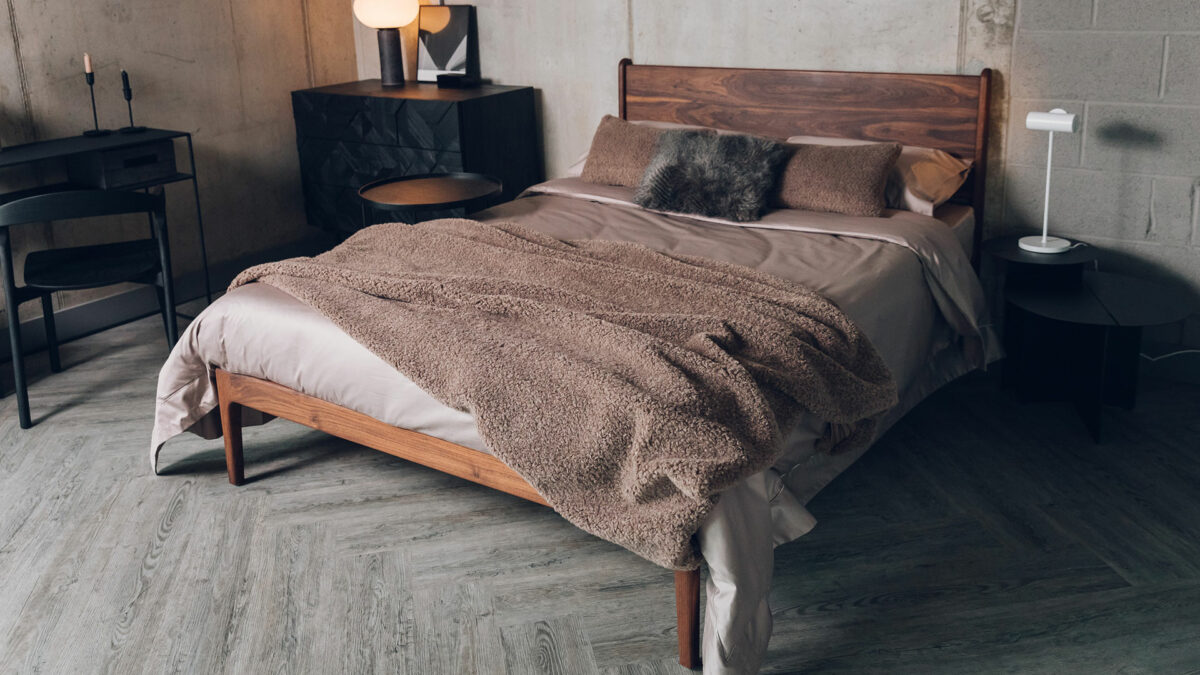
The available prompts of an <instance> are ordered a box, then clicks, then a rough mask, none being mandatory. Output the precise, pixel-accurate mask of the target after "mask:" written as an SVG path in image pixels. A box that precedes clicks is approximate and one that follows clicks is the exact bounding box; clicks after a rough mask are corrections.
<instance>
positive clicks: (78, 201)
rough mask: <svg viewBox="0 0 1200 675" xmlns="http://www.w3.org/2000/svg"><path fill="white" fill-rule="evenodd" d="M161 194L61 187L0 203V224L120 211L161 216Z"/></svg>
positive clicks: (95, 215)
mask: <svg viewBox="0 0 1200 675" xmlns="http://www.w3.org/2000/svg"><path fill="white" fill-rule="evenodd" d="M164 208H165V207H164V201H163V196H162V194H143V193H141V192H123V191H121V190H64V191H61V192H48V193H45V194H40V195H36V196H33V197H25V198H23V199H17V200H14V201H11V202H9V203H7V204H4V205H2V206H0V227H8V226H10V225H22V224H25V223H38V222H44V221H51V220H66V219H68V218H92V217H97V216H111V215H117V214H121V213H153V214H157V215H158V216H162V215H163V214H164V213H165V211H164Z"/></svg>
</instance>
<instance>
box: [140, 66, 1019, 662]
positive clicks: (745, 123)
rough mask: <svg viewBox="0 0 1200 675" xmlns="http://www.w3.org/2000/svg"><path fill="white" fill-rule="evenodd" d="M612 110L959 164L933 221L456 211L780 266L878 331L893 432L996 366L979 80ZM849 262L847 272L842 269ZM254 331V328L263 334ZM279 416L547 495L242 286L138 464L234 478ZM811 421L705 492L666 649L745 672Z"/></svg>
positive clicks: (475, 439)
mask: <svg viewBox="0 0 1200 675" xmlns="http://www.w3.org/2000/svg"><path fill="white" fill-rule="evenodd" d="M619 84H620V95H619V102H620V115H621V117H622V118H624V119H629V120H648V121H658V122H670V123H680V124H690V125H700V126H708V127H717V128H722V129H732V130H736V131H742V132H747V133H755V134H761V135H766V136H772V137H778V138H786V137H789V136H794V135H818V136H836V137H846V138H856V139H865V140H872V141H896V142H900V143H904V144H908V145H919V146H924V147H930V148H936V149H940V150H944V151H946V152H949V153H951V154H953V155H955V156H957V157H960V158H962V159H965V160H969V161H972V162H973V163H974V167H975V168H974V170H973V172H972V174H971V176H970V177H969V178H968V180H967V182H966V183H965V184H964V186H963V188H962V190H961V191H960V193H959V194H958V195H957V197H956V198H955V200H953V201H954V202H955V203H952V204H947V205H944V206H943V207H941V208H940V209H939V210H938V211H937V212H935V214H934V217H927V216H919V215H917V214H913V213H910V212H906V211H905V212H901V211H888V212H887V214H886V217H884V218H852V217H845V216H835V215H831V214H817V213H808V212H803V213H793V212H788V210H780V211H776V212H772V213H770V214H768V216H767V217H765V218H764V219H763V221H762V222H759V223H754V224H751V225H750V226H745V225H737V224H734V223H729V222H723V221H720V220H718V219H706V218H698V217H689V216H681V215H676V214H664V213H657V212H650V211H646V210H643V209H640V208H638V207H636V206H634V205H633V204H632V203H631V201H630V200H631V196H630V194H629V191H628V190H622V189H620V188H613V187H608V186H597V185H589V184H586V183H583V182H582V181H581V180H580V179H579V178H577V177H572V176H568V177H565V178H562V179H558V180H553V181H549V182H547V183H544V184H541V185H539V186H535V187H534V188H532V189H531V190H530V191H528V192H527V193H526V194H525V195H524V196H523V197H522V198H520V199H517V200H516V201H514V202H510V203H508V204H504V205H501V206H498V207H495V208H493V209H490V210H488V211H485V212H483V213H481V214H476V215H475V216H473V217H474V218H477V219H479V220H482V221H485V222H502V221H512V222H516V223H519V224H521V225H522V226H525V227H530V228H533V229H535V230H537V231H539V232H543V233H546V234H549V235H551V236H554V237H561V238H568V239H570V238H574V239H608V240H614V241H630V242H637V243H641V244H645V245H648V246H650V247H652V248H655V249H657V250H664V251H670V252H671V253H673V254H680V255H696V256H706V257H713V258H716V259H719V260H722V261H724V262H729V263H734V264H737V265H744V266H747V267H751V268H754V269H757V270H760V271H763V272H766V273H768V274H772V275H778V276H781V277H789V278H791V279H793V280H795V281H798V282H801V283H804V284H805V285H807V286H809V287H811V288H813V289H814V290H816V291H817V292H819V293H821V294H822V295H825V296H827V297H829V298H832V299H833V300H834V301H835V302H836V303H837V304H838V305H839V306H840V307H841V308H842V309H843V310H844V311H845V312H846V314H847V315H848V316H849V317H850V318H851V319H853V320H854V322H855V323H856V324H858V325H859V326H860V327H861V328H862V330H863V331H864V332H865V333H866V334H867V335H868V336H870V337H871V339H872V340H873V341H874V342H875V344H876V347H877V348H878V350H879V352H880V354H881V356H882V357H883V359H884V361H885V362H887V364H888V366H889V367H890V368H891V369H892V371H893V374H894V375H895V378H896V381H897V383H898V385H899V390H900V396H899V404H898V405H896V406H895V407H894V408H893V409H891V410H890V411H889V412H888V413H887V415H886V416H885V417H884V419H883V423H882V424H881V425H880V428H879V433H882V431H883V430H884V429H886V428H887V426H889V425H890V424H891V423H893V422H894V421H895V420H896V419H898V418H899V417H900V416H901V415H903V414H904V413H905V412H906V411H907V410H909V409H911V408H912V407H913V406H914V405H916V404H917V403H918V402H919V401H920V400H922V399H923V398H924V397H925V396H927V395H928V394H929V393H931V392H932V391H934V390H935V389H937V388H938V387H940V386H942V385H943V384H945V383H946V382H949V381H950V380H952V379H954V378H955V377H957V376H959V375H961V374H963V373H965V372H968V371H969V370H971V369H974V368H977V367H979V366H981V365H983V364H985V363H986V362H988V361H989V360H991V359H993V358H995V357H996V346H995V345H996V341H995V339H994V336H993V335H992V334H991V327H990V325H989V324H988V320H987V316H986V311H985V310H984V308H983V305H982V293H981V291H980V289H979V288H978V282H977V280H976V279H975V277H974V274H973V270H972V268H971V259H972V258H973V257H974V256H975V255H976V254H977V251H978V248H979V247H978V243H979V238H980V231H981V228H980V227H979V224H980V223H981V222H982V209H983V204H984V186H985V181H986V177H985V175H984V167H985V166H986V159H987V110H988V102H989V100H988V96H989V86H990V73H989V72H988V71H984V72H983V73H982V74H981V75H979V76H960V75H915V74H881V73H845V72H820V71H798V70H749V69H726V68H695V67H671V66H642V65H634V64H633V63H631V62H630V61H628V60H625V61H622V62H621V64H620V67H619ZM848 270H849V271H850V273H846V272H847V271H848ZM263 325H270V326H271V327H272V330H271V331H270V333H271V337H270V338H269V339H266V338H264V336H263V331H262V326H263ZM272 416H274V417H283V418H286V419H290V420H293V421H296V422H299V423H301V424H305V425H307V426H310V427H312V428H315V429H318V430H322V431H325V432H327V433H330V434H333V435H336V436H339V437H343V438H346V439H348V440H351V441H354V442H357V443H360V444H362V445H365V446H368V447H371V448H375V449H377V450H381V451H383V452H387V453H390V454H392V455H395V456H397V457H401V458H403V459H406V460H410V461H414V462H417V463H420V464H423V465H426V466H429V467H431V468H434V469H436V470H439V471H443V472H446V473H449V474H453V475H455V476H459V477H462V478H465V479H467V480H471V481H474V482H476V483H478V484H480V485H484V486H487V487H490V488H493V489H497V490H501V491H503V492H506V493H509V494H512V495H514V496H516V497H519V498H522V499H526V500H529V501H533V502H536V503H539V504H547V502H546V500H545V499H544V498H543V497H542V495H541V494H539V492H538V491H537V490H536V489H534V488H533V487H532V486H531V485H530V484H529V483H528V482H527V481H526V480H524V479H523V478H522V477H521V475H519V474H518V473H516V472H515V471H513V470H512V469H510V468H509V467H508V466H507V465H506V464H505V463H504V462H501V461H500V460H498V459H497V458H496V457H495V456H493V455H492V454H490V453H489V451H488V448H487V446H486V444H485V443H484V442H483V441H482V439H481V438H480V435H479V433H478V432H477V430H476V428H475V424H474V421H473V419H472V417H471V415H470V413H467V412H464V411H462V410H456V409H453V408H451V407H448V406H446V405H444V404H442V403H441V402H439V401H438V400H437V399H435V398H433V397H432V396H430V395H429V394H428V393H426V392H424V391H422V390H421V388H420V387H418V386H417V385H416V384H414V383H413V382H412V381H411V380H409V379H408V378H406V377H405V376H404V375H402V374H400V373H399V372H397V371H396V370H395V369H394V368H391V367H390V366H388V365H387V364H386V363H385V362H383V361H381V360H380V359H379V357H378V356H376V355H375V354H374V353H372V352H371V351H369V350H368V349H366V348H365V347H363V346H362V345H360V344H358V343H357V342H355V341H354V340H353V339H351V338H350V337H349V336H347V335H346V334H345V333H344V332H342V331H341V330H339V328H338V327H337V326H335V325H334V324H333V323H332V322H330V321H329V320H328V319H326V318H325V317H324V316H322V315H321V314H319V313H317V312H316V311H315V310H313V309H312V308H310V307H308V306H307V305H305V304H304V303H302V302H300V301H299V300H297V299H295V298H293V297H291V296H289V295H288V294H287V293H285V292H283V291H281V290H279V289H276V288H273V287H271V286H267V285H264V284H250V285H246V286H242V287H239V288H237V289H235V290H233V291H231V292H230V293H228V294H227V295H226V296H225V297H223V298H222V299H221V300H219V301H217V302H215V303H214V304H213V305H212V306H210V307H209V308H208V309H206V310H205V312H203V313H202V314H201V315H200V316H199V317H197V320H196V321H194V322H193V323H192V324H191V326H189V328H188V330H187V331H186V332H185V334H184V336H183V337H182V339H181V340H180V342H179V344H178V345H177V346H176V348H175V350H174V351H173V353H172V356H171V358H170V359H169V360H168V363H167V365H166V366H164V369H163V374H162V375H161V376H160V382H159V400H158V406H157V411H156V419H155V431H154V436H153V438H152V443H151V445H152V447H151V453H152V462H153V463H155V465H156V463H157V456H158V451H159V450H160V449H161V447H162V445H163V443H164V442H165V441H166V440H168V439H169V438H171V437H173V436H175V435H177V434H179V433H181V432H183V431H192V432H194V433H198V434H200V435H202V436H205V437H209V438H216V437H217V436H219V435H221V434H222V432H223V435H224V444H225V453H226V463H227V467H228V472H229V480H230V482H231V483H233V484H235V485H238V484H241V483H242V482H243V481H244V479H245V472H244V459H243V451H242V440H241V428H242V427H243V426H244V425H247V424H256V423H261V422H263V421H265V420H267V419H269V418H270V417H272ZM825 426H826V425H825V424H824V423H823V422H822V420H819V419H806V420H804V421H803V422H802V423H800V424H797V425H796V426H795V427H794V428H792V429H791V430H790V431H789V433H788V434H787V436H786V438H785V439H784V450H783V452H782V453H781V455H780V456H779V459H778V461H777V462H776V463H775V464H774V465H772V467H771V468H769V469H767V470H765V471H762V472H761V473H758V474H755V475H754V476H752V477H751V478H749V479H748V480H746V481H745V482H744V483H742V484H739V485H738V486H736V487H735V488H731V489H729V490H727V491H725V492H723V493H722V495H721V498H720V501H719V502H718V503H717V508H716V510H715V511H714V512H713V513H712V514H710V515H709V517H708V520H707V521H706V522H705V523H704V525H703V526H702V528H701V529H700V531H699V532H698V533H697V535H696V536H697V540H698V542H699V543H698V546H699V549H700V550H701V552H702V553H703V557H704V559H705V562H706V564H707V565H708V567H709V581H708V586H707V590H708V593H707V596H708V598H707V621H706V625H705V626H704V627H703V628H704V639H703V643H702V642H701V636H700V633H701V625H700V621H699V610H700V590H701V588H700V587H701V577H700V573H699V570H695V569H683V570H676V571H675V573H674V580H675V588H676V604H677V606H676V609H677V618H678V637H679V660H680V663H681V664H682V665H684V666H686V667H689V668H697V667H699V666H700V665H701V662H702V658H701V651H702V649H701V648H702V647H703V662H704V667H705V671H706V672H746V671H750V670H754V669H756V668H757V666H758V664H759V661H760V660H761V657H762V654H763V652H764V651H765V647H766V641H767V639H768V638H769V636H770V630H771V618H770V613H769V608H768V607H767V605H766V594H767V591H768V590H769V586H770V575H771V560H772V553H771V552H772V549H773V547H774V546H775V545H778V544H780V543H783V542H786V541H791V540H793V539H795V538H797V537H799V536H801V535H803V534H804V533H806V532H807V531H808V530H809V529H810V528H811V527H812V526H813V525H814V524H815V519H814V518H813V516H812V515H811V514H809V513H808V512H807V510H806V509H805V508H804V504H805V503H806V502H807V501H808V500H809V499H811V497H812V496H813V495H815V494H816V492H817V491H818V490H820V489H821V487H823V486H824V485H826V484H827V483H828V482H829V481H830V480H832V479H833V478H834V477H835V476H836V475H837V474H838V473H840V472H841V471H842V470H844V469H845V468H846V467H847V466H849V465H850V464H851V463H852V462H853V461H854V460H855V459H856V458H857V457H858V456H859V455H861V452H858V453H847V454H841V455H828V454H823V453H819V452H815V451H814V450H813V447H814V444H815V441H816V439H817V438H819V437H820V436H821V434H822V430H823V428H824V427H825Z"/></svg>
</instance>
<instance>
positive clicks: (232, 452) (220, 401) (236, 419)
mask: <svg viewBox="0 0 1200 675" xmlns="http://www.w3.org/2000/svg"><path fill="white" fill-rule="evenodd" d="M216 378H217V406H218V407H219V408H220V409H221V433H222V435H223V436H224V437H225V469H226V470H227V471H228V472H229V482H230V484H232V485H241V484H242V483H245V482H246V468H245V462H244V460H243V458H242V406H241V405H240V404H238V403H235V402H234V401H233V387H232V384H231V383H230V381H229V374H228V373H226V372H225V371H224V370H218V371H217V372H216Z"/></svg>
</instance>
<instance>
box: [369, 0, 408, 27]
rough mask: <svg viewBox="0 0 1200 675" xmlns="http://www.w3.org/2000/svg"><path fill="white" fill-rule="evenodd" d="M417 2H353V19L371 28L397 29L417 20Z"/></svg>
mask: <svg viewBox="0 0 1200 675" xmlns="http://www.w3.org/2000/svg"><path fill="white" fill-rule="evenodd" d="M420 7H421V5H420V3H419V2H418V0H354V17H355V18H356V19H358V21H359V23H361V24H362V25H364V26H370V27H371V28H399V27H401V26H407V25H408V24H410V23H412V22H413V21H415V20H416V19H417V12H418V11H420Z"/></svg>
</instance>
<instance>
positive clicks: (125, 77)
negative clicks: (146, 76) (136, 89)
mask: <svg viewBox="0 0 1200 675" xmlns="http://www.w3.org/2000/svg"><path fill="white" fill-rule="evenodd" d="M121 93H122V94H123V95H124V96H125V107H126V108H128V109H129V126H127V127H121V128H120V129H118V130H117V131H119V132H120V133H122V134H139V133H141V132H143V131H145V130H146V127H139V126H137V125H135V124H134V123H133V88H132V87H130V86H129V73H127V72H125V71H124V70H122V71H121Z"/></svg>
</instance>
